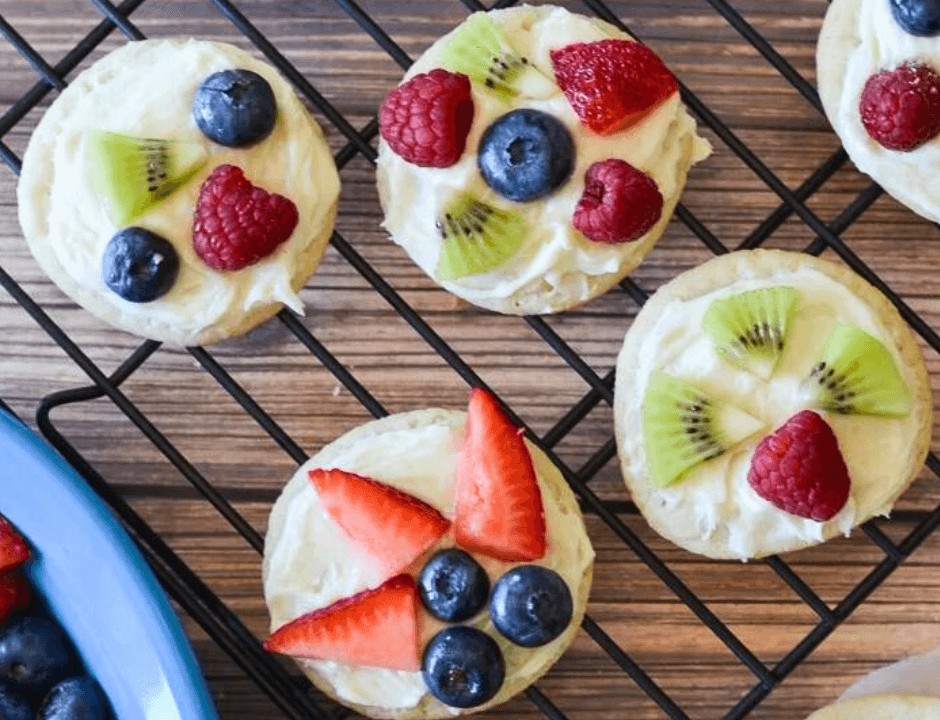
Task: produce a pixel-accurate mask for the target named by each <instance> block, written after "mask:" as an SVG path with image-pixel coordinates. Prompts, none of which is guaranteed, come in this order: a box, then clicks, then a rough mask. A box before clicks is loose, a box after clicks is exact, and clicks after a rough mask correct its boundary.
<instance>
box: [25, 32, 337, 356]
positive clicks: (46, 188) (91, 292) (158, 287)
mask: <svg viewBox="0 0 940 720" xmlns="http://www.w3.org/2000/svg"><path fill="white" fill-rule="evenodd" d="M17 195H18V200H19V215H20V224H21V225H22V228H23V233H24V235H25V237H26V240H27V241H28V242H29V246H30V249H31V250H32V252H33V255H34V256H35V257H36V259H37V261H38V262H39V264H40V265H41V266H42V268H43V270H45V271H46V273H47V274H48V275H49V277H51V278H52V280H53V281H54V282H55V283H56V284H57V285H58V286H59V287H60V288H61V289H62V290H63V291H64V292H65V293H66V294H68V295H69V296H71V297H72V298H73V299H74V300H75V301H76V302H78V303H79V304H81V305H82V306H84V307H85V308H86V309H88V310H89V311H91V312H92V313H94V314H95V315H97V316H98V317H100V318H102V319H103V320H106V321H108V322H110V323H111V324H113V325H116V326H117V327H119V328H122V329H124V330H127V331H129V332H132V333H136V334H138V335H142V336H144V337H148V338H153V339H156V340H162V341H166V342H170V343H173V344H177V345H194V344H207V343H212V342H216V341H218V340H221V339H223V338H225V337H229V336H233V335H238V334H241V333H244V332H246V331H248V330H249V329H251V328H252V327H254V326H255V325H257V324H258V323H260V322H262V321H263V320H265V319H267V318H268V317H270V316H271V315H272V314H274V313H275V312H276V311H277V310H278V309H280V308H281V307H282V306H283V305H287V306H288V307H290V308H292V309H294V310H296V311H302V304H301V301H300V299H299V297H298V291H299V290H300V288H301V287H302V286H303V285H304V283H305V282H306V281H307V278H308V277H309V276H310V274H311V273H312V272H313V270H314V269H315V268H316V266H317V263H318V262H319V260H320V257H321V256H322V254H323V251H324V249H325V247H326V243H327V240H328V239H329V236H330V233H331V231H332V228H333V221H334V219H335V215H336V202H337V198H338V195H339V178H338V176H337V173H336V167H335V165H334V164H333V159H332V156H331V155H330V151H329V148H328V147H327V145H326V142H325V140H324V138H323V133H322V132H321V130H320V128H319V126H318V125H317V124H316V123H315V122H314V120H313V119H312V118H311V116H310V114H309V113H308V112H307V110H306V109H305V108H304V106H303V105H302V104H301V103H300V101H299V100H298V99H297V97H296V96H295V95H294V93H293V91H292V90H291V88H290V86H289V85H288V84H287V83H286V82H285V81H284V80H283V79H282V78H281V77H280V76H279V75H278V74H277V73H276V72H275V71H274V69H273V68H271V67H270V66H269V65H267V64H265V63H263V62H261V61H259V60H256V59H255V58H253V57H252V56H251V55H249V54H247V53H245V52H243V51H242V50H239V49H238V48H235V47H233V46H231V45H225V44H221V43H215V42H200V41H196V40H182V39H173V40H145V41H140V42H132V43H129V44H127V45H125V46H124V47H122V48H120V49H118V50H116V51H114V52H112V53H110V54H108V55H107V56H105V57H104V58H102V59H101V60H99V61H97V62H96V63H95V64H94V65H92V66H91V67H89V68H88V69H87V70H85V71H84V72H82V73H81V74H80V75H79V76H78V77H76V78H75V80H74V81H73V82H72V83H71V84H70V85H69V86H68V87H67V88H66V89H65V90H64V91H63V92H62V94H61V95H60V96H59V97H58V98H57V99H56V101H55V102H54V103H53V104H52V106H51V107H50V108H49V110H48V111H47V112H46V114H45V115H44V116H43V118H42V120H41V121H40V122H39V125H38V126H37V127H36V130H35V132H34V133H33V136H32V138H31V139H30V142H29V146H28V147H27V149H26V154H25V155H24V157H23V168H22V173H21V176H20V182H19V187H18V190H17Z"/></svg>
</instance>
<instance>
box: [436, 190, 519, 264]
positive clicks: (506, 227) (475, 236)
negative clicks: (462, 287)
mask: <svg viewBox="0 0 940 720" xmlns="http://www.w3.org/2000/svg"><path fill="white" fill-rule="evenodd" d="M437 229H438V231H439V232H440V234H441V239H442V240H443V245H442V246H441V257H440V260H438V263H437V272H436V273H435V275H436V276H437V277H438V279H440V280H456V279H457V278H461V277H465V276H467V275H476V274H477V273H482V272H486V271H487V270H492V269H493V268H495V267H499V266H500V265H502V264H503V263H504V262H506V260H508V259H509V258H510V257H512V256H513V254H515V253H516V251H518V250H519V247H520V246H521V245H522V240H523V239H524V238H525V232H526V227H525V221H524V220H523V218H522V215H521V214H520V213H517V212H512V211H511V210H503V209H501V208H497V207H493V206H492V205H487V204H486V203H485V202H482V201H480V200H477V199H476V198H474V197H473V196H471V195H461V196H460V197H458V198H457V199H456V200H455V201H454V202H452V203H451V204H450V205H448V207H447V209H446V210H445V211H444V214H443V215H442V216H441V217H439V218H438V219H437Z"/></svg>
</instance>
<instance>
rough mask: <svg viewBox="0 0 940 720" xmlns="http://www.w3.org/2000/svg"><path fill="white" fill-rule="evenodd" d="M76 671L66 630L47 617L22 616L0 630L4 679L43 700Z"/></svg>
mask: <svg viewBox="0 0 940 720" xmlns="http://www.w3.org/2000/svg"><path fill="white" fill-rule="evenodd" d="M73 669H74V664H73V659H72V652H71V649H70V648H69V641H68V638H66V636H65V633H64V632H63V630H62V628H60V627H59V626H58V625H57V624H56V623H55V622H53V621H52V620H49V619H47V618H44V617H35V616H33V615H19V616H17V617H15V618H13V619H12V620H11V621H10V622H9V623H8V624H7V626H6V627H5V628H3V629H2V630H0V680H6V681H7V682H9V683H10V685H11V686H12V687H13V689H14V690H15V691H17V692H19V693H21V694H22V695H25V696H26V698H27V699H30V700H39V699H41V698H42V697H43V695H45V694H46V693H47V692H48V691H49V688H51V687H52V686H53V685H55V684H56V683H57V682H59V681H60V680H62V679H63V678H66V677H68V676H69V675H70V674H71V673H72V671H73Z"/></svg>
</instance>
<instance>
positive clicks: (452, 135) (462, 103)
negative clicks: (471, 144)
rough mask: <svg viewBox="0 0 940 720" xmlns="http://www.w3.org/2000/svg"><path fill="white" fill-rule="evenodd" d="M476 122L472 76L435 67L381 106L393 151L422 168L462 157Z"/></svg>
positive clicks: (384, 133)
mask: <svg viewBox="0 0 940 720" xmlns="http://www.w3.org/2000/svg"><path fill="white" fill-rule="evenodd" d="M472 122H473V99H472V98H471V96H470V79H469V78H468V77H467V76H466V75H460V74H457V73H451V72H447V70H441V69H437V70H432V71H431V72H429V73H424V74H422V75H415V76H414V77H413V78H411V79H410V80H408V82H406V83H404V84H402V85H400V86H398V87H397V88H395V89H394V90H392V91H391V92H390V93H389V94H388V97H387V98H385V102H384V103H383V104H382V109H381V110H380V111H379V130H380V132H381V133H382V137H383V138H385V142H387V143H388V146H389V147H390V148H391V149H392V151H393V152H394V153H395V154H396V155H398V156H400V157H402V158H404V159H405V160H407V161H408V162H410V163H414V164H415V165H420V166H421V167H436V168H445V167H450V166H451V165H453V164H454V163H455V162H457V161H458V160H459V159H460V156H461V155H462V154H463V151H464V147H465V146H466V144H467V134H468V133H469V132H470V125H471V123H472Z"/></svg>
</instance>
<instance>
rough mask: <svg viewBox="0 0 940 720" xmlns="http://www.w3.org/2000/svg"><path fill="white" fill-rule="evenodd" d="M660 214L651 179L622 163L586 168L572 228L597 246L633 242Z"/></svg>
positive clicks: (659, 198)
mask: <svg viewBox="0 0 940 720" xmlns="http://www.w3.org/2000/svg"><path fill="white" fill-rule="evenodd" d="M662 214H663V196H662V194H661V193H660V192H659V188H657V187H656V183H655V182H653V179H652V178H651V177H650V176H649V175H647V174H645V173H643V172H641V171H639V170H637V169H636V168H635V167H633V166H632V165H631V164H630V163H628V162H624V161H623V160H616V159H611V160H604V161H603V162H596V163H594V164H593V165H591V167H589V168H588V171H587V173H586V174H585V176H584V193H583V194H582V195H581V199H580V200H579V201H578V205H577V207H575V209H574V219H573V220H572V222H573V223H574V226H575V227H576V228H577V229H578V230H580V231H581V232H582V233H584V235H585V237H588V238H590V239H591V240H596V241H597V242H605V243H622V242H633V241H634V240H638V239H639V238H641V237H643V236H644V235H646V233H648V232H649V231H650V229H651V228H652V227H653V226H654V225H655V224H656V223H657V222H659V218H660V217H662Z"/></svg>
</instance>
